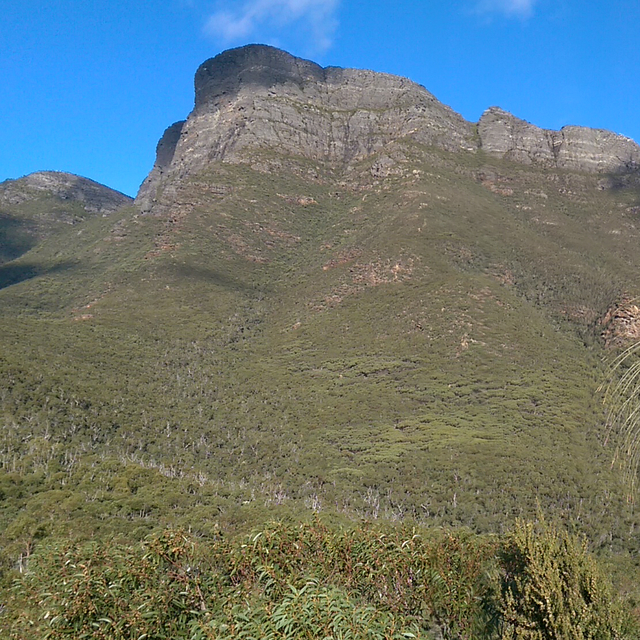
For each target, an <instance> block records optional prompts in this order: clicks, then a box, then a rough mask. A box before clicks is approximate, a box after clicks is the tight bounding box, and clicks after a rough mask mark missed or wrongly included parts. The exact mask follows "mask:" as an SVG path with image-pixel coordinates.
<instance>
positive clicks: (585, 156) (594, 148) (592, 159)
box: [478, 107, 640, 173]
mask: <svg viewBox="0 0 640 640" xmlns="http://www.w3.org/2000/svg"><path fill="white" fill-rule="evenodd" d="M478 133H479V135H480V143H481V146H482V148H483V149H484V150H485V151H486V152H487V153H489V154H491V155H495V156H499V157H503V158H507V159H509V160H513V161H515V162H521V163H524V164H541V165H543V166H547V167H556V168H558V169H570V170H574V171H588V172H598V173H606V172H614V173H615V172H619V171H630V170H634V169H638V168H640V147H638V145H637V144H636V143H635V142H634V141H633V140H630V139H629V138H625V137H624V136H619V135H616V134H615V133H611V132H610V131H604V130H602V129H589V128H587V127H563V128H562V129H560V131H549V130H546V129H540V128H539V127H536V126H534V125H532V124H529V123H528V122H525V121H524V120H520V119H519V118H516V117H515V116H513V115H511V114H510V113H507V112H506V111H503V110H502V109H499V108H498V107H491V108H490V109H488V110H487V111H485V112H484V113H483V114H482V117H481V118H480V121H479V123H478Z"/></svg>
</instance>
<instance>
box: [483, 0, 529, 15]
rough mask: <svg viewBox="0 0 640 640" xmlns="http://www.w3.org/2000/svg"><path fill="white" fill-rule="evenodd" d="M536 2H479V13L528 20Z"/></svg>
mask: <svg viewBox="0 0 640 640" xmlns="http://www.w3.org/2000/svg"><path fill="white" fill-rule="evenodd" d="M537 1H538V0H480V1H479V2H478V4H477V10H478V12H479V13H503V14H505V15H506V16H509V17H516V18H528V17H530V16H531V15H532V14H533V7H534V5H535V4H536V2H537Z"/></svg>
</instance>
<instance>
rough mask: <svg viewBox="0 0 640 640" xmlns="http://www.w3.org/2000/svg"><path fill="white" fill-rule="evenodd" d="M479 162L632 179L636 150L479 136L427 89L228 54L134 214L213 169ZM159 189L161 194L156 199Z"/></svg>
mask: <svg viewBox="0 0 640 640" xmlns="http://www.w3.org/2000/svg"><path fill="white" fill-rule="evenodd" d="M411 145H413V147H415V146H416V145H417V146H421V147H423V148H424V147H427V148H428V147H433V148H437V149H440V150H444V151H447V152H454V153H455V152H463V153H477V152H479V151H480V150H482V152H484V153H486V154H488V155H489V156H495V157H499V158H505V159H507V160H511V161H514V162H518V163H525V164H539V165H541V166H544V167H551V168H555V169H567V170H574V171H583V172H602V173H607V172H620V171H635V170H636V169H637V168H638V167H640V147H638V145H637V144H636V143H635V142H633V141H632V140H630V139H628V138H625V137H623V136H619V135H616V134H614V133H611V132H609V131H603V130H595V129H588V128H584V127H573V126H568V127H564V128H563V129H561V130H560V131H547V130H544V129H540V128H538V127H536V126H534V125H531V124H529V123H527V122H525V121H523V120H520V119H518V118H516V117H515V116H513V115H511V114H509V113H507V112H505V111H503V110H501V109H499V108H496V107H492V108H490V109H488V110H487V111H486V112H485V113H484V114H483V115H482V117H481V118H480V121H479V122H478V124H477V125H475V124H473V123H471V122H468V121H466V120H465V119H464V118H463V117H462V116H460V115H459V114H457V113H456V112H454V111H453V110H452V109H451V108H449V107H447V106H446V105H444V104H442V103H441V102H439V101H438V100H437V99H436V98H435V97H434V96H433V95H432V94H431V93H429V92H428V91H427V90H426V89H425V88H424V87H422V86H420V85H418V84H416V83H414V82H412V81H410V80H408V79H406V78H402V77H398V76H393V75H389V74H384V73H377V72H374V71H364V70H357V69H342V68H338V67H327V68H323V67H321V66H319V65H317V64H315V63H313V62H310V61H308V60H302V59H300V58H296V57H294V56H292V55H290V54H289V53H286V52H285V51H281V50H280V49H276V48H274V47H269V46H264V45H249V46H245V47H240V48H237V49H231V50H228V51H225V52H223V53H221V54H220V55H218V56H216V57H215V58H212V59H210V60H207V61H206V62H204V63H203V64H202V65H201V66H200V68H199V69H198V70H197V72H196V76H195V105H194V109H193V111H192V112H191V114H190V115H189V116H188V118H187V119H186V120H185V121H180V122H177V123H175V124H174V125H172V126H171V127H169V128H168V129H167V131H166V132H165V134H164V135H163V137H162V139H161V140H160V142H159V144H158V149H157V159H156V163H155V165H154V168H153V170H152V172H151V174H150V175H149V176H148V178H147V179H146V180H145V181H144V183H143V184H142V186H141V188H140V191H139V193H138V197H137V204H138V205H139V206H140V208H141V209H142V210H143V211H145V212H148V211H151V210H152V209H153V208H154V205H155V203H156V202H158V198H159V197H160V195H161V193H163V192H164V193H172V192H173V187H172V183H173V182H175V181H176V180H178V181H179V180H182V179H184V178H186V177H188V176H191V175H195V174H197V173H199V172H201V171H203V170H205V169H206V168H207V167H209V166H210V165H211V164H212V163H216V162H228V163H241V162H247V163H250V164H253V165H255V166H259V160H260V158H261V157H263V156H265V155H269V154H274V153H275V154H277V155H279V156H280V157H283V156H288V157H290V158H297V159H303V160H304V159H306V160H310V161H313V162H317V163H323V164H324V165H328V166H331V167H332V168H333V169H337V170H338V171H348V170H349V169H350V168H351V167H352V166H353V164H354V163H357V162H358V161H359V160H362V159H363V158H366V157H368V156H374V155H375V154H380V153H383V152H384V154H385V156H386V158H385V160H388V157H389V156H391V158H393V161H394V162H395V161H398V160H399V161H400V162H401V161H402V159H403V158H404V157H405V151H406V149H407V148H408V146H411ZM164 186H167V187H168V190H167V191H165V190H164V188H163V187H164Z"/></svg>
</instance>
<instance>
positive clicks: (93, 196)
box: [0, 171, 131, 264]
mask: <svg viewBox="0 0 640 640" xmlns="http://www.w3.org/2000/svg"><path fill="white" fill-rule="evenodd" d="M130 202H131V198H130V197H129V196H125V195H124V194H122V193H120V192H118V191H114V190H113V189H109V188H108V187H105V186H104V185H101V184H98V183H97V182H94V181H93V180H88V179H87V178H81V177H80V176H75V175H72V174H70V173H62V172H59V171H39V172H37V173H32V174H30V175H28V176H24V177H23V178H19V179H17V180H6V181H5V182H3V183H0V264H1V263H2V262H6V261H8V260H13V259H15V258H17V257H18V256H20V255H21V254H22V253H25V252H26V251H28V250H29V249H30V248H32V247H33V246H34V245H35V244H37V243H38V242H39V241H40V240H43V239H45V238H47V237H49V236H50V235H52V234H55V233H57V232H58V231H59V230H60V229H65V228H66V227H68V225H73V224H77V223H78V222H82V221H84V220H86V219H87V218H90V217H92V216H96V215H108V214H110V213H113V212H114V211H116V210H117V209H118V208H119V207H121V206H123V205H125V204H129V203H130Z"/></svg>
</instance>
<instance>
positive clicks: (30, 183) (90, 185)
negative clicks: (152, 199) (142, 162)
mask: <svg viewBox="0 0 640 640" xmlns="http://www.w3.org/2000/svg"><path fill="white" fill-rule="evenodd" d="M46 194H50V195H53V196H55V197H56V198H58V199H59V200H61V201H70V202H77V203H79V204H80V205H81V206H82V207H83V208H84V210H85V211H87V212H88V213H98V214H108V213H113V212H114V211H115V210H116V209H119V208H120V207H122V206H123V205H126V204H130V203H131V202H132V198H130V197H129V196H126V195H125V194H124V193H120V192H119V191H114V190H113V189H110V188H109V187H105V186H104V185H102V184H100V183H98V182H94V181H93V180H89V179H88V178H82V177H80V176H76V175H73V174H71V173H63V172H60V171H39V172H37V173H31V174H29V175H28V176H24V177H23V178H19V179H17V180H6V181H5V182H3V183H1V184H0V205H2V204H5V205H19V204H22V203H23V202H27V201H29V200H33V199H36V198H38V197H40V196H42V195H46Z"/></svg>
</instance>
